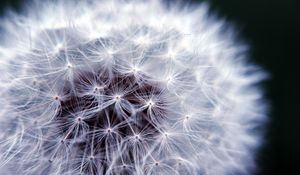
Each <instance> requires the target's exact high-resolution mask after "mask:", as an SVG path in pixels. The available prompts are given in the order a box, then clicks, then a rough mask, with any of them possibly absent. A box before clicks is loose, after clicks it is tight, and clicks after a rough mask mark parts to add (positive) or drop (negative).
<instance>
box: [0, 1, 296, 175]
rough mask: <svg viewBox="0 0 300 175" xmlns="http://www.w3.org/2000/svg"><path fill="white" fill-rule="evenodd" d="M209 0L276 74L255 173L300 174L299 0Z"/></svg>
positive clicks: (0, 7) (3, 4) (2, 5)
mask: <svg viewBox="0 0 300 175" xmlns="http://www.w3.org/2000/svg"><path fill="white" fill-rule="evenodd" d="M24 1H25V0H24ZM187 1H188V2H189V3H194V2H201V1H202V0H198V1H197V0H187ZM207 1H208V2H210V4H211V10H212V12H213V13H214V14H215V13H217V14H218V16H219V17H222V18H225V19H226V20H228V21H230V22H233V23H234V24H235V25H236V28H237V29H238V30H239V31H238V32H239V34H240V36H241V37H242V38H243V39H244V40H245V41H246V42H247V43H249V45H250V46H251V52H250V56H251V58H252V61H253V62H254V63H256V64H258V65H260V66H261V67H263V68H264V69H266V70H267V71H268V72H269V73H270V75H271V78H270V79H269V80H268V81H266V82H264V84H263V85H264V88H265V91H266V98H267V99H268V100H269V102H270V104H271V111H270V114H269V120H270V122H269V125H268V128H267V135H266V137H265V141H266V144H265V145H264V146H263V148H262V149H261V150H260V152H259V155H258V156H257V164H258V166H259V170H258V172H257V173H256V174H257V175H273V174H274V175H275V174H282V175H290V174H291V175H294V174H295V175H298V174H300V78H299V77H300V71H299V70H300V67H299V66H300V64H299V63H300V62H299V59H300V0H284V1H282V0H207ZM169 2H171V3H172V2H173V1H172V0H169ZM20 6H21V1H20V0H1V1H0V13H1V14H0V15H3V13H4V9H6V8H7V7H10V8H13V9H15V10H18V9H19V8H20Z"/></svg>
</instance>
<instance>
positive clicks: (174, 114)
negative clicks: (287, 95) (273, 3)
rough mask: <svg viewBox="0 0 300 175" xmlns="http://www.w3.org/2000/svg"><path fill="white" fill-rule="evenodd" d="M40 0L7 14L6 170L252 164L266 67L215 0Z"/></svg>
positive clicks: (192, 174) (116, 173)
mask: <svg viewBox="0 0 300 175" xmlns="http://www.w3.org/2000/svg"><path fill="white" fill-rule="evenodd" d="M183 5H184V4H181V3H177V5H168V6H167V5H165V4H164V3H163V2H161V1H158V0H149V1H146V0H144V1H121V0H113V1H76V2H75V1H73V2H67V1H60V2H58V1H45V2H44V1H43V2H42V1H41V2H40V3H35V4H31V5H30V7H29V8H27V11H24V12H22V13H21V14H15V13H10V14H8V15H7V16H6V17H5V18H3V19H1V22H2V23H1V24H2V25H1V36H2V41H1V45H0V58H1V59H0V74H1V76H0V95H1V99H0V106H1V109H0V167H1V168H0V174H8V175H9V174H22V175H40V174H41V175H46V174H47V175H48V174H49V175H71V174H72V175H74V174H80V175H85V174H86V175H102V174H103V175H104V174H105V175H127V174H128V175H158V174H160V175H184V174H187V175H200V174H201V175H224V174H249V173H250V172H252V170H254V168H255V165H254V158H255V153H256V150H257V147H258V146H259V145H260V143H261V132H257V128H260V127H261V126H262V124H263V123H264V119H265V108H266V105H265V104H264V102H263V99H262V93H261V91H260V89H259V88H258V87H257V86H256V85H257V83H259V82H260V81H261V80H262V79H264V78H265V74H264V72H262V71H260V69H259V68H257V67H256V66H253V65H251V64H249V63H248V61H247V47H246V46H245V45H244V44H241V42H237V39H236V37H235V31H234V30H233V29H231V28H229V27H227V26H226V24H225V23H224V22H223V21H221V20H217V19H216V18H215V17H213V16H212V15H209V14H208V6H207V5H206V4H201V5H194V4H193V5H190V6H184V7H183Z"/></svg>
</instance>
